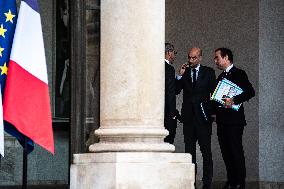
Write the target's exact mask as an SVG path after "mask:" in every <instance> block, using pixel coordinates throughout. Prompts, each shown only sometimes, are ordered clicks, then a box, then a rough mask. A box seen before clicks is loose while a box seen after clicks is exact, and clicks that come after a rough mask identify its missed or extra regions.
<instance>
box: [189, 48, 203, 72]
mask: <svg viewBox="0 0 284 189" xmlns="http://www.w3.org/2000/svg"><path fill="white" fill-rule="evenodd" d="M201 58H202V50H201V49H200V48H199V47H193V48H191V49H189V50H188V63H189V65H190V67H192V68H195V67H196V66H198V64H200V61H201Z"/></svg>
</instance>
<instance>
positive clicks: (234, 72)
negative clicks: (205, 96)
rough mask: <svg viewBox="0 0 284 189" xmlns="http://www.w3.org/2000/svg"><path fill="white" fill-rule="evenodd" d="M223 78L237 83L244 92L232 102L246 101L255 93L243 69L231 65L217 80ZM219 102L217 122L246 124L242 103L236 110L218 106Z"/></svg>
mask: <svg viewBox="0 0 284 189" xmlns="http://www.w3.org/2000/svg"><path fill="white" fill-rule="evenodd" d="M223 78H226V79H228V80H230V81H232V82H233V83H235V84H237V85H238V86H239V87H240V88H241V89H242V90H243V91H244V92H243V93H242V94H240V95H237V96H235V97H234V103H235V104H240V103H243V102H245V101H248V100H249V99H251V98H252V97H254V95H255V91H254V89H253V87H252V84H251V83H250V82H249V80H248V76H247V74H246V72H245V71H244V70H241V69H238V68H236V67H235V66H233V67H232V68H231V69H230V71H229V72H228V73H225V72H222V73H221V74H220V75H219V77H218V79H217V81H218V82H219V81H220V80H222V79H223ZM219 105H220V104H218V105H217V108H216V122H217V124H226V125H246V119H245V114H244V107H243V104H242V105H241V107H240V109H239V110H238V111H235V110H233V109H231V108H224V107H220V106H219Z"/></svg>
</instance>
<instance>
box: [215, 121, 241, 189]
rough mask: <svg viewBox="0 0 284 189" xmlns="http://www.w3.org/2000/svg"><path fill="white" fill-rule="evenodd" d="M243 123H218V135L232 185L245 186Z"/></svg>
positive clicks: (228, 177)
mask: <svg viewBox="0 0 284 189" xmlns="http://www.w3.org/2000/svg"><path fill="white" fill-rule="evenodd" d="M243 131H244V126H243V125H223V124H218V125H217V135H218V140H219V145H220V148H221V153H222V157H223V160H224V162H225V166H226V170H227V179H228V182H229V183H230V185H232V186H234V185H241V186H242V188H244V187H245V179H246V165H245V156H244V150H243V144H242V137H243Z"/></svg>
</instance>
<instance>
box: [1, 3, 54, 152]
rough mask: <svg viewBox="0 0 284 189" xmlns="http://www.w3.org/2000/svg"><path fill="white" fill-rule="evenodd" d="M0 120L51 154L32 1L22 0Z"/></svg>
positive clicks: (41, 56)
mask: <svg viewBox="0 0 284 189" xmlns="http://www.w3.org/2000/svg"><path fill="white" fill-rule="evenodd" d="M3 115H4V120H5V121H7V122H9V123H11V124H12V125H13V126H14V127H15V128H16V129H17V130H18V131H19V132H20V133H22V134H23V135H25V136H27V137H28V138H29V139H31V140H33V141H34V142H35V143H37V144H38V145H40V146H42V147H43V148H45V149H46V150H48V151H50V152H51V153H54V141H53V131H52V121H51V111H50V98H49V91H48V78H47V68H46V61H45V52H44V44H43V35H42V28H41V18H40V14H39V8H38V4H37V1H36V0H22V2H21V6H20V10H19V15H18V21H17V25H16V30H15V35H14V40H13V45H12V50H11V55H10V62H9V72H8V76H7V81H6V87H5V93H4V101H3Z"/></svg>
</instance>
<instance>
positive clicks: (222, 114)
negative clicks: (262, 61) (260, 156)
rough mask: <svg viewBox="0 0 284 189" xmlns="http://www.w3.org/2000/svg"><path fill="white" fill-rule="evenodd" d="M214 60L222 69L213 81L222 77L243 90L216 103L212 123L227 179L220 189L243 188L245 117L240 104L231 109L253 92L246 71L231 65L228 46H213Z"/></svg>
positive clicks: (250, 96) (231, 60)
mask: <svg viewBox="0 0 284 189" xmlns="http://www.w3.org/2000/svg"><path fill="white" fill-rule="evenodd" d="M214 60H215V64H216V65H217V67H218V69H220V70H223V72H222V73H221V74H220V75H219V77H218V79H217V81H220V80H222V79H223V78H226V79H228V80H230V81H231V82H233V83H235V84H236V85H238V86H239V87H240V88H241V89H242V90H243V93H241V94H239V95H237V96H234V97H233V98H227V97H225V98H224V102H225V105H224V106H221V105H220V104H219V105H217V107H216V123H217V135H218V140H219V145H220V148H221V152H222V157H223V160H224V162H225V166H226V170H227V179H228V180H227V183H226V185H225V186H224V187H223V189H244V188H245V178H246V167H245V156H244V150H243V145H242V136H243V130H244V126H245V125H246V120H245V114H244V107H243V105H241V107H240V109H239V110H238V111H236V110H234V109H232V105H234V104H236V105H238V104H241V103H243V102H245V101H248V100H249V99H250V98H252V97H253V96H254V95H255V91H254V89H253V87H252V85H251V83H250V82H249V80H248V77H247V74H246V72H245V71H243V70H241V69H239V68H236V67H235V66H234V65H233V53H232V51H231V50H230V49H227V48H218V49H216V50H215V58H214Z"/></svg>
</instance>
